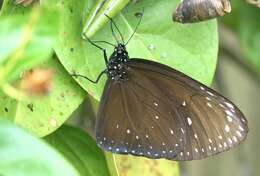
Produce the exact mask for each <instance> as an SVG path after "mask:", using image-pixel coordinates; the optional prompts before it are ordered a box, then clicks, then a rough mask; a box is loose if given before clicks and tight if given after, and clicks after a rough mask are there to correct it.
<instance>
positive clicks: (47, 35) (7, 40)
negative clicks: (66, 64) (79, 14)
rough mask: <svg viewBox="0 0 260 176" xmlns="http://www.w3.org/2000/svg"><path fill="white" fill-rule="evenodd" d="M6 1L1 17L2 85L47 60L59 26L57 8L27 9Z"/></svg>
mask: <svg viewBox="0 0 260 176" xmlns="http://www.w3.org/2000/svg"><path fill="white" fill-rule="evenodd" d="M4 2H5V3H4V5H3V9H2V13H1V16H0V21H1V23H0V41H1V42H0V53H1V55H0V64H4V65H3V66H2V67H0V81H2V83H4V82H5V81H3V79H4V80H10V79H14V78H18V77H19V75H20V73H21V72H22V71H24V70H26V69H29V68H31V67H33V66H35V65H37V64H39V63H41V62H43V61H44V60H46V59H48V58H49V57H50V56H51V54H52V53H53V49H52V48H53V45H54V43H55V41H56V36H57V31H58V27H59V13H58V11H57V8H50V7H48V6H39V5H35V6H32V7H31V8H28V9H26V8H24V7H21V6H17V5H14V3H13V1H10V0H9V1H4ZM10 14H11V15H10ZM4 61H6V62H5V63H3V62H4Z"/></svg>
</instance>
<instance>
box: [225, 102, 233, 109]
mask: <svg viewBox="0 0 260 176" xmlns="http://www.w3.org/2000/svg"><path fill="white" fill-rule="evenodd" d="M225 104H226V105H227V107H229V108H231V109H234V106H233V105H232V104H231V103H228V102H225Z"/></svg>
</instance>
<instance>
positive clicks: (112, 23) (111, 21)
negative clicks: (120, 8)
mask: <svg viewBox="0 0 260 176" xmlns="http://www.w3.org/2000/svg"><path fill="white" fill-rule="evenodd" d="M105 16H106V17H107V18H108V19H109V20H110V23H111V30H112V33H113V36H114V37H115V38H116V35H115V33H114V32H113V31H114V30H113V25H114V26H115V27H116V30H117V32H118V33H119V35H120V38H121V40H122V42H123V44H124V43H125V42H124V38H123V35H122V33H121V32H120V30H119V28H118V27H117V25H116V23H115V22H114V20H113V19H112V18H110V17H109V16H108V15H107V14H105ZM116 40H117V39H116ZM117 43H118V40H117Z"/></svg>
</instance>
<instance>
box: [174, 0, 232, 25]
mask: <svg viewBox="0 0 260 176" xmlns="http://www.w3.org/2000/svg"><path fill="white" fill-rule="evenodd" d="M230 12H231V5H230V1H229V0H183V1H182V2H181V3H180V4H179V5H178V6H177V8H176V10H175V12H174V13H173V16H172V19H173V21H176V22H181V23H194V22H199V21H205V20H209V19H212V18H215V17H218V16H223V15H224V14H225V13H230Z"/></svg>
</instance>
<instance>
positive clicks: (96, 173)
mask: <svg viewBox="0 0 260 176" xmlns="http://www.w3.org/2000/svg"><path fill="white" fill-rule="evenodd" d="M45 139H46V140H47V141H48V142H49V143H50V144H51V145H52V146H53V147H55V148H56V149H57V150H59V151H60V152H61V153H62V154H63V155H64V156H65V157H66V158H67V159H68V160H69V161H70V163H73V165H74V166H75V168H77V170H78V171H79V173H80V174H81V175H82V176H84V175H87V176H107V175H109V171H108V168H107V164H106V160H105V156H104V153H103V152H102V151H101V149H100V148H98V147H97V145H96V142H95V141H94V140H93V139H92V138H91V137H90V136H89V135H87V134H86V133H85V132H83V131H81V130H80V129H78V128H74V127H71V126H62V127H61V128H59V129H58V130H57V131H55V132H54V133H52V134H51V135H49V136H47V137H46V138H45Z"/></svg>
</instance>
